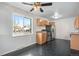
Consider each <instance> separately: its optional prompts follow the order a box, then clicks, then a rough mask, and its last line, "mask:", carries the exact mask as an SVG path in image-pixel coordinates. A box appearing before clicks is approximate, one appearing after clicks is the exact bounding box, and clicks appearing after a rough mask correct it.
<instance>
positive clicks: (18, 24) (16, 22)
mask: <svg viewBox="0 0 79 59" xmlns="http://www.w3.org/2000/svg"><path fill="white" fill-rule="evenodd" d="M31 33H32V19H30V18H27V17H24V16H19V15H13V35H14V36H16V35H26V34H31Z"/></svg>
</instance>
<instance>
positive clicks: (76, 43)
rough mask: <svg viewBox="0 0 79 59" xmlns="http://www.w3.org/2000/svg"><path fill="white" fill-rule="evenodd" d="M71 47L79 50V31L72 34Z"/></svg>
mask: <svg viewBox="0 0 79 59" xmlns="http://www.w3.org/2000/svg"><path fill="white" fill-rule="evenodd" d="M70 48H71V49H75V50H79V33H73V34H71V41H70Z"/></svg>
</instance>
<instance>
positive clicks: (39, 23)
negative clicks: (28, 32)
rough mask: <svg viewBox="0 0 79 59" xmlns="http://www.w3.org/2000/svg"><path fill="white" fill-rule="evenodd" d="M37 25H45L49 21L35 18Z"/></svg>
mask: <svg viewBox="0 0 79 59" xmlns="http://www.w3.org/2000/svg"><path fill="white" fill-rule="evenodd" d="M37 25H38V26H46V25H49V21H48V20H44V19H37Z"/></svg>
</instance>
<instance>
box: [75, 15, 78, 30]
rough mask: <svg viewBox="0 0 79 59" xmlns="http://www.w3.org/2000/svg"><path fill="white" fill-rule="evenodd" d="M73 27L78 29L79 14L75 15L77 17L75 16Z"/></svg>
mask: <svg viewBox="0 0 79 59" xmlns="http://www.w3.org/2000/svg"><path fill="white" fill-rule="evenodd" d="M74 27H75V28H76V29H79V16H77V17H76V18H75V22H74Z"/></svg>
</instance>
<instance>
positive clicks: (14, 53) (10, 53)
mask: <svg viewBox="0 0 79 59" xmlns="http://www.w3.org/2000/svg"><path fill="white" fill-rule="evenodd" d="M34 45H36V43H34V44H32V45H30V46H27V47H23V48H21V49H17V50H14V51H11V52H9V53H6V54H4V55H1V56H18V55H19V54H21V53H23V52H25V51H28V50H29V49H31V48H32V47H33V46H34Z"/></svg>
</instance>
